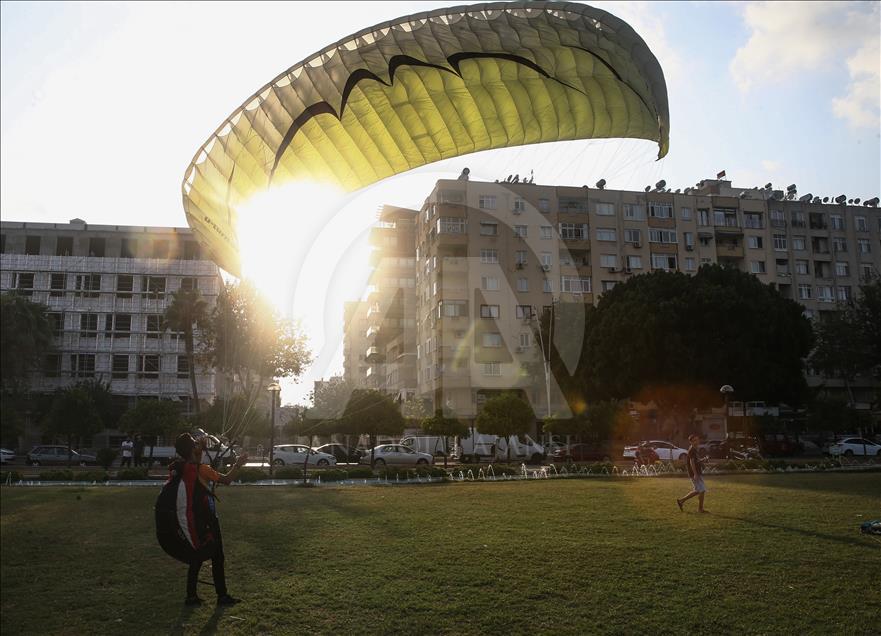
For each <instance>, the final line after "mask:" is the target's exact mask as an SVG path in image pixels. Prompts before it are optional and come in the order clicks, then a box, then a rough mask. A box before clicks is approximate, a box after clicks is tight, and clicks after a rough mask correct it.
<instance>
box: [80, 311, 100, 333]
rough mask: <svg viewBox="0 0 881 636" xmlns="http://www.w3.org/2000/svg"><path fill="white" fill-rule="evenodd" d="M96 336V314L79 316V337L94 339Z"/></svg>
mask: <svg viewBox="0 0 881 636" xmlns="http://www.w3.org/2000/svg"><path fill="white" fill-rule="evenodd" d="M97 335H98V314H80V336H82V337H83V338H94V337H96V336H97Z"/></svg>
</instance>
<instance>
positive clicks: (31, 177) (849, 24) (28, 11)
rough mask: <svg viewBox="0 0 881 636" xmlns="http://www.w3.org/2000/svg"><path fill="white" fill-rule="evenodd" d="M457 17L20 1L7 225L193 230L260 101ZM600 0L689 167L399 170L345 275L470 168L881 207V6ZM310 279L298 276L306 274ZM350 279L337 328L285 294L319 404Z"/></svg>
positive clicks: (331, 8)
mask: <svg viewBox="0 0 881 636" xmlns="http://www.w3.org/2000/svg"><path fill="white" fill-rule="evenodd" d="M452 4H454V3H452V2H451V3H437V2H412V3H390V2H384V3H370V2H356V3H345V4H343V3H314V4H313V3H265V4H264V3H258V2H249V3H217V4H212V3H192V4H184V3H161V2H150V3H140V4H125V3H112V4H111V3H91V4H75V3H62V4H55V3H6V2H4V3H2V7H0V29H2V31H0V34H2V35H0V88H2V90H0V182H2V183H0V185H2V188H0V213H2V217H3V219H4V220H25V221H28V220H30V221H53V222H65V221H67V220H69V219H71V218H74V217H81V218H84V219H86V220H87V221H89V222H91V223H114V224H130V225H144V224H151V225H184V224H185V221H184V214H183V209H182V206H181V200H180V183H181V180H182V178H183V174H184V170H185V169H186V167H187V165H188V164H189V162H190V160H191V159H192V157H193V155H194V154H195V152H196V150H197V149H198V148H199V146H200V145H201V144H202V143H203V142H204V141H205V140H206V139H207V138H208V136H209V135H210V134H211V132H212V131H213V130H214V129H215V128H216V127H217V126H218V125H219V124H220V123H221V122H222V121H223V120H224V119H225V118H226V117H227V116H228V115H229V114H230V113H231V112H232V111H233V110H234V109H235V108H236V107H237V106H239V105H240V104H241V103H242V102H244V101H245V100H246V98H248V97H249V95H251V94H252V93H253V92H254V91H255V90H256V89H257V88H259V87H260V86H261V85H262V84H264V83H265V82H266V81H268V80H269V79H271V78H272V77H274V76H275V75H276V74H278V73H279V72H280V71H282V70H284V69H285V68H287V67H289V66H291V65H293V64H295V63H296V62H298V61H300V60H301V59H303V58H305V57H307V56H308V55H309V54H311V53H313V52H315V51H317V50H318V49H320V48H322V47H324V46H326V45H328V44H330V43H332V42H334V41H336V40H337V39H340V38H342V37H344V36H346V35H348V34H350V33H352V32H354V31H357V30H359V29H361V28H364V27H366V26H369V25H371V24H375V23H378V22H381V21H383V20H387V19H392V18H395V17H398V16H400V15H403V14H405V13H409V12H416V11H419V10H424V9H431V8H436V7H441V6H449V5H452ZM595 4H597V5H598V6H600V7H601V8H603V9H605V10H607V11H610V12H611V13H614V14H615V15H617V16H619V17H621V18H623V19H624V20H626V21H627V22H629V23H630V24H631V26H633V27H634V28H635V29H636V31H637V32H638V33H640V35H642V36H643V38H644V39H645V40H646V42H647V43H648V44H649V46H650V47H651V49H652V50H653V51H654V52H655V54H656V56H657V57H658V59H659V61H660V62H661V66H662V67H663V68H664V71H665V75H666V77H667V81H668V91H669V96H670V113H671V144H670V153H669V155H668V156H667V157H666V158H665V159H664V160H663V161H660V162H656V161H654V156H655V153H656V148H655V147H654V145H653V144H650V143H647V142H639V141H624V142H622V141H618V140H608V141H591V142H569V143H566V144H550V145H544V146H539V147H531V148H527V149H522V148H520V149H507V150H502V151H495V152H490V153H480V154H478V155H472V156H469V157H463V158H459V159H456V160H450V161H447V162H443V163H441V164H435V165H433V166H429V167H427V168H425V169H421V170H418V171H416V172H415V173H414V174H411V175H408V176H407V177H403V178H402V177H396V178H395V179H393V180H390V182H388V183H385V184H380V185H379V186H377V187H374V188H372V189H371V190H370V191H369V192H367V193H364V195H363V196H362V197H360V198H358V197H355V198H350V199H348V200H347V201H346V203H345V205H343V204H340V206H339V209H338V210H336V211H335V212H334V211H332V212H329V213H328V226H330V225H334V224H333V223H331V221H333V220H334V219H335V220H336V222H337V224H336V225H338V224H339V223H341V222H343V221H345V223H343V225H344V226H345V228H346V229H345V232H348V234H347V235H346V236H345V237H344V238H343V239H342V240H339V237H340V235H341V234H340V233H341V232H343V230H341V229H339V227H337V229H336V230H335V231H336V232H337V234H336V237H337V239H338V240H337V242H338V243H339V244H340V245H341V249H340V253H339V255H338V257H337V258H338V266H337V268H336V270H338V271H340V272H343V271H347V270H346V268H348V270H352V269H353V268H354V269H357V268H358V267H360V269H361V270H363V269H364V268H363V265H360V264H359V263H358V262H357V260H355V261H353V260H352V259H357V258H361V257H362V256H363V253H364V251H365V250H366V243H365V242H364V240H363V236H364V231H365V229H366V228H367V227H368V226H369V224H370V222H371V221H372V219H373V213H374V211H375V209H376V206H377V205H378V204H379V203H382V202H383V201H387V202H390V203H395V204H399V205H411V206H418V205H419V204H420V203H421V200H422V198H424V196H425V194H427V192H428V189H429V188H430V186H431V183H433V181H434V180H435V179H436V178H438V177H441V176H449V175H452V176H455V175H457V174H458V173H459V171H460V170H461V168H462V167H463V166H466V165H467V166H469V167H470V168H471V170H472V174H473V175H475V176H476V177H478V178H481V177H482V178H488V179H494V178H499V177H502V178H504V176H506V175H507V174H509V173H512V172H521V173H524V174H525V173H527V172H528V171H529V169H534V170H535V178H536V181H537V182H540V183H569V184H575V185H580V184H583V183H594V182H595V181H596V180H598V179H599V178H601V177H604V178H606V179H607V181H608V182H609V187H613V188H633V189H642V188H643V187H644V186H645V185H647V184H649V183H654V182H655V181H657V180H658V179H661V178H663V179H665V180H666V181H667V183H668V184H669V185H670V186H671V187H674V188H676V187H683V188H684V187H686V186H689V185H692V184H694V183H695V182H696V181H699V180H700V179H703V178H707V177H713V176H714V175H715V174H716V173H717V172H718V171H720V170H723V169H724V170H726V171H727V174H728V176H729V178H731V179H732V180H733V181H734V182H735V184H736V185H744V186H761V185H763V184H765V183H767V182H769V181H770V182H773V183H774V184H775V185H776V186H782V187H785V186H786V185H788V184H790V183H796V184H797V185H798V189H799V192H800V193H807V192H812V193H814V194H818V195H821V196H836V195H838V194H842V193H843V194H847V195H848V196H850V197H855V196H858V197H862V198H869V197H872V196H877V195H879V194H881V116H879V103H881V95H879V93H881V88H879V75H881V52H879V34H881V8H879V7H881V4H879V3H877V2H870V3H865V2H863V3H860V2H834V3H824V2H807V3H771V4H766V3H752V2H750V3H724V2H674V3H664V2H653V3H639V2H636V3H629V2H621V3H595ZM310 232H312V234H311V235H310V236H309V237H307V238H308V239H309V242H308V244H307V245H313V244H317V243H318V241H317V240H316V239H317V237H318V235H319V234H320V233H321V228H320V227H317V228H312V229H311V230H310ZM355 248H357V249H355ZM308 249H310V248H309V247H304V250H306V251H308ZM324 257H325V260H326V257H327V255H326V254H325V255H324ZM301 260H302V259H301ZM305 260H308V259H305ZM297 267H298V268H299V269H296V271H294V272H293V273H292V279H293V280H295V281H296V280H299V279H300V278H303V277H304V272H305V270H304V269H303V267H302V266H301V265H297ZM325 269H327V267H326V266H325ZM331 269H334V268H331ZM342 279H344V280H346V281H347V282H346V284H345V285H343V286H342V287H343V288H341V289H339V290H338V292H339V294H338V296H327V295H325V296H322V298H324V302H323V303H321V305H322V311H323V314H322V315H321V316H320V317H315V316H312V317H310V316H309V315H308V313H309V311H310V309H309V308H308V307H307V306H306V305H303V304H302V303H300V304H298V302H297V297H298V294H297V293H294V292H289V293H285V294H284V298H283V303H282V305H283V307H284V310H285V311H286V312H287V313H289V314H290V315H292V316H294V317H297V318H299V319H302V320H304V321H305V323H306V324H307V325H310V321H311V326H310V333H312V334H318V335H315V336H314V337H315V341H314V343H313V348H314V349H315V350H316V357H317V358H318V360H319V363H318V364H316V365H315V366H314V368H313V369H312V370H310V372H309V374H307V376H305V377H304V378H303V379H304V381H305V382H304V383H302V384H301V387H300V388H297V389H292V391H291V392H290V393H289V394H288V395H286V396H285V401H299V400H300V399H301V398H302V396H303V395H304V394H305V392H307V391H308V389H307V388H306V387H307V386H308V385H309V384H310V382H311V379H313V378H315V377H321V376H322V375H327V374H328V373H331V372H333V371H335V370H338V369H339V368H340V362H341V357H340V354H339V351H338V347H337V344H338V340H339V337H338V336H339V332H338V329H337V327H334V326H333V325H335V324H336V323H338V322H340V316H341V313H342V308H341V306H340V303H341V301H342V299H343V298H346V297H349V298H351V297H357V296H358V295H359V293H360V292H359V287H358V286H359V285H360V286H362V287H363V282H364V281H363V277H362V276H348V277H346V276H342ZM295 286H296V285H295ZM300 295H302V294H300ZM306 296H307V297H311V296H310V294H306ZM308 304H314V303H308ZM319 323H323V326H320V325H319ZM286 393H287V391H286Z"/></svg>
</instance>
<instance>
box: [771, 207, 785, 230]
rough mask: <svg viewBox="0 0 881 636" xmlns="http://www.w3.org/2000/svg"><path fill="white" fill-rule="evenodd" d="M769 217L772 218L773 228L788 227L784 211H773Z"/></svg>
mask: <svg viewBox="0 0 881 636" xmlns="http://www.w3.org/2000/svg"><path fill="white" fill-rule="evenodd" d="M769 216H770V217H771V227H786V217H785V216H784V214H783V210H771V211H770V212H769Z"/></svg>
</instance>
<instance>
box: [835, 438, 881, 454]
mask: <svg viewBox="0 0 881 636" xmlns="http://www.w3.org/2000/svg"><path fill="white" fill-rule="evenodd" d="M825 452H826V453H827V454H828V455H844V456H845V457H853V456H854V455H858V456H860V457H881V444H877V443H875V442H873V441H871V440H868V439H865V438H864V437H845V438H844V439H841V440H839V441H837V442H833V443H832V444H829V446H828V447H827V449H826V451H825Z"/></svg>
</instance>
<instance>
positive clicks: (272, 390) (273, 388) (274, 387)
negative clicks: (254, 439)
mask: <svg viewBox="0 0 881 636" xmlns="http://www.w3.org/2000/svg"><path fill="white" fill-rule="evenodd" d="M266 390H267V391H269V395H270V397H272V405H271V406H270V408H269V413H270V415H269V477H270V478H272V475H273V470H274V462H273V460H274V459H275V400H276V398H277V397H278V394H279V393H281V387H280V386H278V382H273V383H272V384H270V385H269V386H268V387H266Z"/></svg>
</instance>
